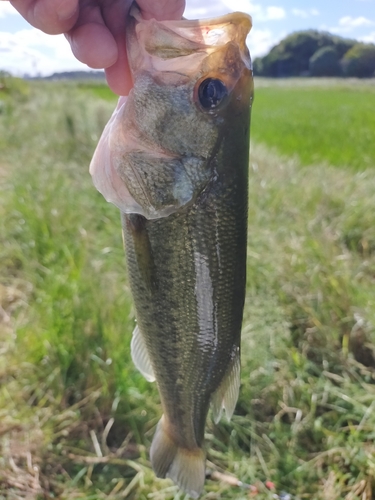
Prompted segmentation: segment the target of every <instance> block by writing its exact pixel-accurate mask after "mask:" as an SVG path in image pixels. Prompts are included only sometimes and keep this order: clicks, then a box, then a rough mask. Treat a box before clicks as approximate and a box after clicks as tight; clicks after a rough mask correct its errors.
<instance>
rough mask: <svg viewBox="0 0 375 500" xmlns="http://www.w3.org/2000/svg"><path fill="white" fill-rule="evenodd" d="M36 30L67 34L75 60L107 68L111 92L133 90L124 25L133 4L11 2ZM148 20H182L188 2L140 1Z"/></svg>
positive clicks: (121, 0)
mask: <svg viewBox="0 0 375 500" xmlns="http://www.w3.org/2000/svg"><path fill="white" fill-rule="evenodd" d="M10 3H11V4H12V5H13V7H14V8H15V9H17V10H18V12H19V13H20V14H21V15H22V16H23V17H24V18H25V19H26V20H27V21H28V22H29V23H30V24H31V25H32V26H34V27H36V28H39V29H40V30H42V31H44V32H45V33H48V34H51V35H56V34H59V33H64V34H65V36H66V38H67V39H68V41H69V43H70V46H71V48H72V52H73V54H74V55H75V57H76V58H77V59H78V60H79V61H81V62H83V63H85V64H87V65H88V66H90V67H91V68H96V69H100V68H105V73H106V78H107V82H108V85H109V86H110V88H111V89H112V90H113V92H115V93H116V94H119V95H127V94H128V93H129V90H130V89H131V86H132V80H131V76H130V70H129V66H128V61H127V56H126V42H125V24H126V16H127V15H128V12H129V9H130V6H131V4H132V0H10ZM137 4H138V6H139V8H140V9H141V12H142V15H143V17H144V18H145V19H151V18H155V19H158V20H163V19H180V18H181V16H182V13H183V11H184V8H185V0H138V1H137Z"/></svg>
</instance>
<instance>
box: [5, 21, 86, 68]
mask: <svg viewBox="0 0 375 500" xmlns="http://www.w3.org/2000/svg"><path fill="white" fill-rule="evenodd" d="M0 54H1V58H0V59H1V69H5V70H7V71H10V72H11V73H13V74H15V75H23V74H26V73H27V74H29V75H31V76H37V75H42V76H45V75H49V74H51V73H54V72H55V71H68V70H77V69H88V68H87V66H86V65H83V64H82V63H80V62H79V61H77V60H76V59H75V57H74V56H73V54H72V53H71V50H70V46H69V44H68V42H67V41H66V40H65V37H64V36H63V35H55V36H51V35H46V34H45V33H42V32H41V31H39V30H37V29H36V28H31V29H26V30H20V31H18V32H16V33H6V32H0Z"/></svg>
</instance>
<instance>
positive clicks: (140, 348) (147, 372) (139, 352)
mask: <svg viewBox="0 0 375 500" xmlns="http://www.w3.org/2000/svg"><path fill="white" fill-rule="evenodd" d="M130 352H131V355H132V359H133V363H134V364H135V366H136V368H137V369H138V370H139V371H140V372H141V373H142V375H143V376H144V378H145V379H146V380H147V381H148V382H155V375H154V370H153V368H152V365H151V361H150V356H149V355H148V352H147V347H146V343H145V341H144V338H143V337H142V333H141V331H140V330H139V328H138V326H136V327H135V328H134V331H133V337H132V341H131V344H130Z"/></svg>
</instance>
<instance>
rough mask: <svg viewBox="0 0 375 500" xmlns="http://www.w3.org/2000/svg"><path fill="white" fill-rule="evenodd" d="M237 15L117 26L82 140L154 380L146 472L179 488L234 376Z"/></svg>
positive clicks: (243, 203)
mask: <svg viewBox="0 0 375 500" xmlns="http://www.w3.org/2000/svg"><path fill="white" fill-rule="evenodd" d="M251 25H252V23H251V17H250V16H248V15H246V14H243V13H239V12H235V13H231V14H228V15H224V16H221V17H218V18H214V19H208V20H186V19H182V20H179V21H158V20H155V19H150V20H145V19H143V18H142V15H141V13H140V11H139V9H138V8H137V6H136V4H133V6H132V9H131V12H130V15H129V19H128V23H127V28H126V39H127V50H128V60H129V65H130V68H131V74H132V79H133V88H132V90H131V91H130V93H129V95H128V96H127V97H121V98H120V99H119V102H118V105H117V108H116V109H115V111H114V113H113V115H112V117H111V118H110V120H109V122H108V124H107V125H106V127H105V129H104V131H103V134H102V136H101V138H100V140H99V143H98V146H97V149H96V151H95V153H94V156H93V159H92V162H91V165H90V172H91V175H92V178H93V183H94V185H95V187H96V188H97V189H98V190H99V191H100V192H101V193H102V195H103V196H104V197H105V199H106V200H107V201H109V202H111V203H113V204H114V205H115V206H117V207H118V208H119V209H120V211H121V218H122V228H123V238H124V243H125V253H126V260H127V269H128V274H129V281H130V287H131V291H132V296H133V300H134V307H135V315H136V327H135V329H134V332H133V335H132V341H131V354H132V359H133V362H134V364H135V366H136V367H137V368H138V369H139V371H140V372H141V373H142V374H143V375H144V376H145V378H146V379H147V380H148V381H150V382H153V381H156V384H157V387H158V391H159V395H160V400H161V406H162V410H163V415H162V417H161V419H160V421H159V423H158V424H157V427H156V431H155V435H154V438H153V441H152V444H151V449H150V459H151V464H152V467H153V469H154V471H155V473H156V475H157V476H158V477H161V478H164V477H169V478H171V479H172V481H174V482H175V484H177V485H178V487H179V488H180V489H181V490H182V491H184V492H185V493H187V494H189V495H190V496H191V497H192V498H198V497H199V496H200V495H201V493H202V491H203V488H204V483H205V460H206V452H205V447H204V432H205V425H206V419H207V416H208V413H209V409H210V407H211V408H212V415H213V419H214V421H215V422H216V423H217V422H218V421H219V420H220V418H221V416H222V414H223V411H224V412H225V414H226V417H227V418H228V419H230V418H231V417H232V414H233V412H234V409H235V405H236V402H237V398H238V394H239V387H240V338H241V324H242V317H243V308H244V300H245V284H246V248H247V213H248V165H249V133H250V112H251V107H252V101H253V73H252V64H251V59H250V54H249V50H248V48H247V45H246V37H247V35H248V33H249V31H250V29H251Z"/></svg>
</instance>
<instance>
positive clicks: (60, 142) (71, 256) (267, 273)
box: [0, 82, 375, 500]
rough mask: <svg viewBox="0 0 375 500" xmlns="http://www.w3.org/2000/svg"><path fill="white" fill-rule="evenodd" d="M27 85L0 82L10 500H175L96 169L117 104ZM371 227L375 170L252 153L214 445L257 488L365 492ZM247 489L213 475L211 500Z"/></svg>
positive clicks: (370, 475)
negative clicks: (229, 355) (240, 295)
mask: <svg viewBox="0 0 375 500" xmlns="http://www.w3.org/2000/svg"><path fill="white" fill-rule="evenodd" d="M23 95H24V97H23V100H20V99H19V98H18V94H17V92H16V93H13V94H12V92H8V91H4V90H3V91H0V100H1V103H2V104H1V113H0V138H1V139H0V158H1V160H0V181H1V188H0V189H1V196H0V199H1V204H0V306H1V307H0V382H1V385H0V498H4V499H18V498H24V497H27V498H30V499H39V498H61V499H73V498H84V499H104V498H111V499H120V498H129V499H146V498H148V499H155V500H169V499H178V498H181V499H182V498H183V496H182V495H179V494H178V493H177V490H176V488H175V487H174V486H173V485H172V484H171V483H170V482H169V481H168V480H158V479H155V477H154V475H153V473H152V471H151V469H150V464H149V461H148V454H147V450H148V449H149V446H150V442H151V439H152V436H153V432H154V429H155V425H156V423H157V421H158V418H159V417H160V405H159V400H158V396H157V392H156V389H155V387H154V385H151V384H148V383H147V382H145V381H144V380H143V378H142V377H141V376H140V375H139V374H138V373H137V372H136V370H135V368H134V367H133V365H132V362H131V360H130V354H129V342H130V338H131V332H132V329H133V326H134V312H133V309H132V301H131V296H130V292H129V288H128V284H127V278H126V269H125V263H124V257H123V250H122V242H121V234H120V221H119V214H118V211H117V210H116V209H115V208H114V207H112V206H110V205H108V204H107V203H106V202H105V201H104V200H103V199H102V197H101V196H100V195H99V194H98V193H97V192H96V191H95V189H94V188H93V187H92V185H91V179H90V176H89V174H88V164H89V161H90V158H91V155H92V152H93V150H94V147H95V144H96V142H97V140H98V137H99V134H100V132H101V130H102V128H103V126H104V123H105V122H106V120H107V119H108V117H109V115H110V112H111V110H112V108H113V105H114V103H113V102H108V101H107V100H106V99H101V98H99V96H98V95H96V94H95V90H94V91H92V89H83V88H82V87H81V88H79V87H76V85H64V84H59V83H48V84H43V83H41V82H39V83H37V84H35V85H30V86H29V87H28V89H27V92H24V91H23ZM257 105H258V106H260V104H259V99H258V100H257ZM364 116H365V115H364ZM374 228H375V170H374V169H367V170H365V171H362V172H359V173H356V172H355V171H354V169H351V168H347V169H339V168H335V167H332V166H327V165H325V164H313V165H310V166H305V167H303V168H301V166H300V164H299V162H298V161H297V160H295V159H288V158H285V157H284V158H280V157H277V156H275V155H272V154H271V153H270V152H269V151H268V150H266V149H265V148H263V147H262V146H259V145H256V144H255V145H253V150H252V158H251V173H250V207H249V246H248V280H247V299H246V307H245V317H244V325H243V355H242V387H241V395H240V400H239V403H238V405H237V409H236V414H235V416H234V418H233V420H232V422H231V423H227V422H225V421H224V422H221V423H220V425H218V426H215V425H213V423H212V422H211V420H210V419H209V422H208V425H207V446H208V460H209V461H208V466H209V469H210V470H211V471H219V472H225V473H228V474H232V475H234V476H235V477H237V478H238V479H239V480H241V481H242V482H244V483H247V484H252V485H256V487H257V489H258V492H257V498H260V499H262V498H263V499H267V498H272V495H273V494H274V492H272V491H269V490H267V488H266V487H265V486H264V482H265V481H266V480H271V481H273V482H274V483H275V487H276V492H277V494H281V492H282V491H287V492H289V493H290V494H291V495H292V497H293V498H309V499H311V498H314V499H318V500H319V499H322V500H333V499H344V498H345V499H346V500H355V499H357V498H358V499H359V498H361V499H366V500H369V499H370V498H372V491H373V489H374V478H375V464H374V460H373V456H374V454H375V446H374V428H375V412H374V403H373V401H374V397H375V350H374V349H375V329H374V325H375V295H374V292H373V290H374V284H375V283H374V282H375V229H374ZM249 494H250V496H251V495H252V494H254V495H255V492H254V490H246V489H241V488H236V487H231V486H229V485H228V484H227V483H226V482H225V481H221V482H218V481H213V480H209V479H208V480H207V484H206V488H205V494H204V495H203V497H202V498H206V499H238V500H240V499H241V500H243V499H245V498H248V496H249Z"/></svg>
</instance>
